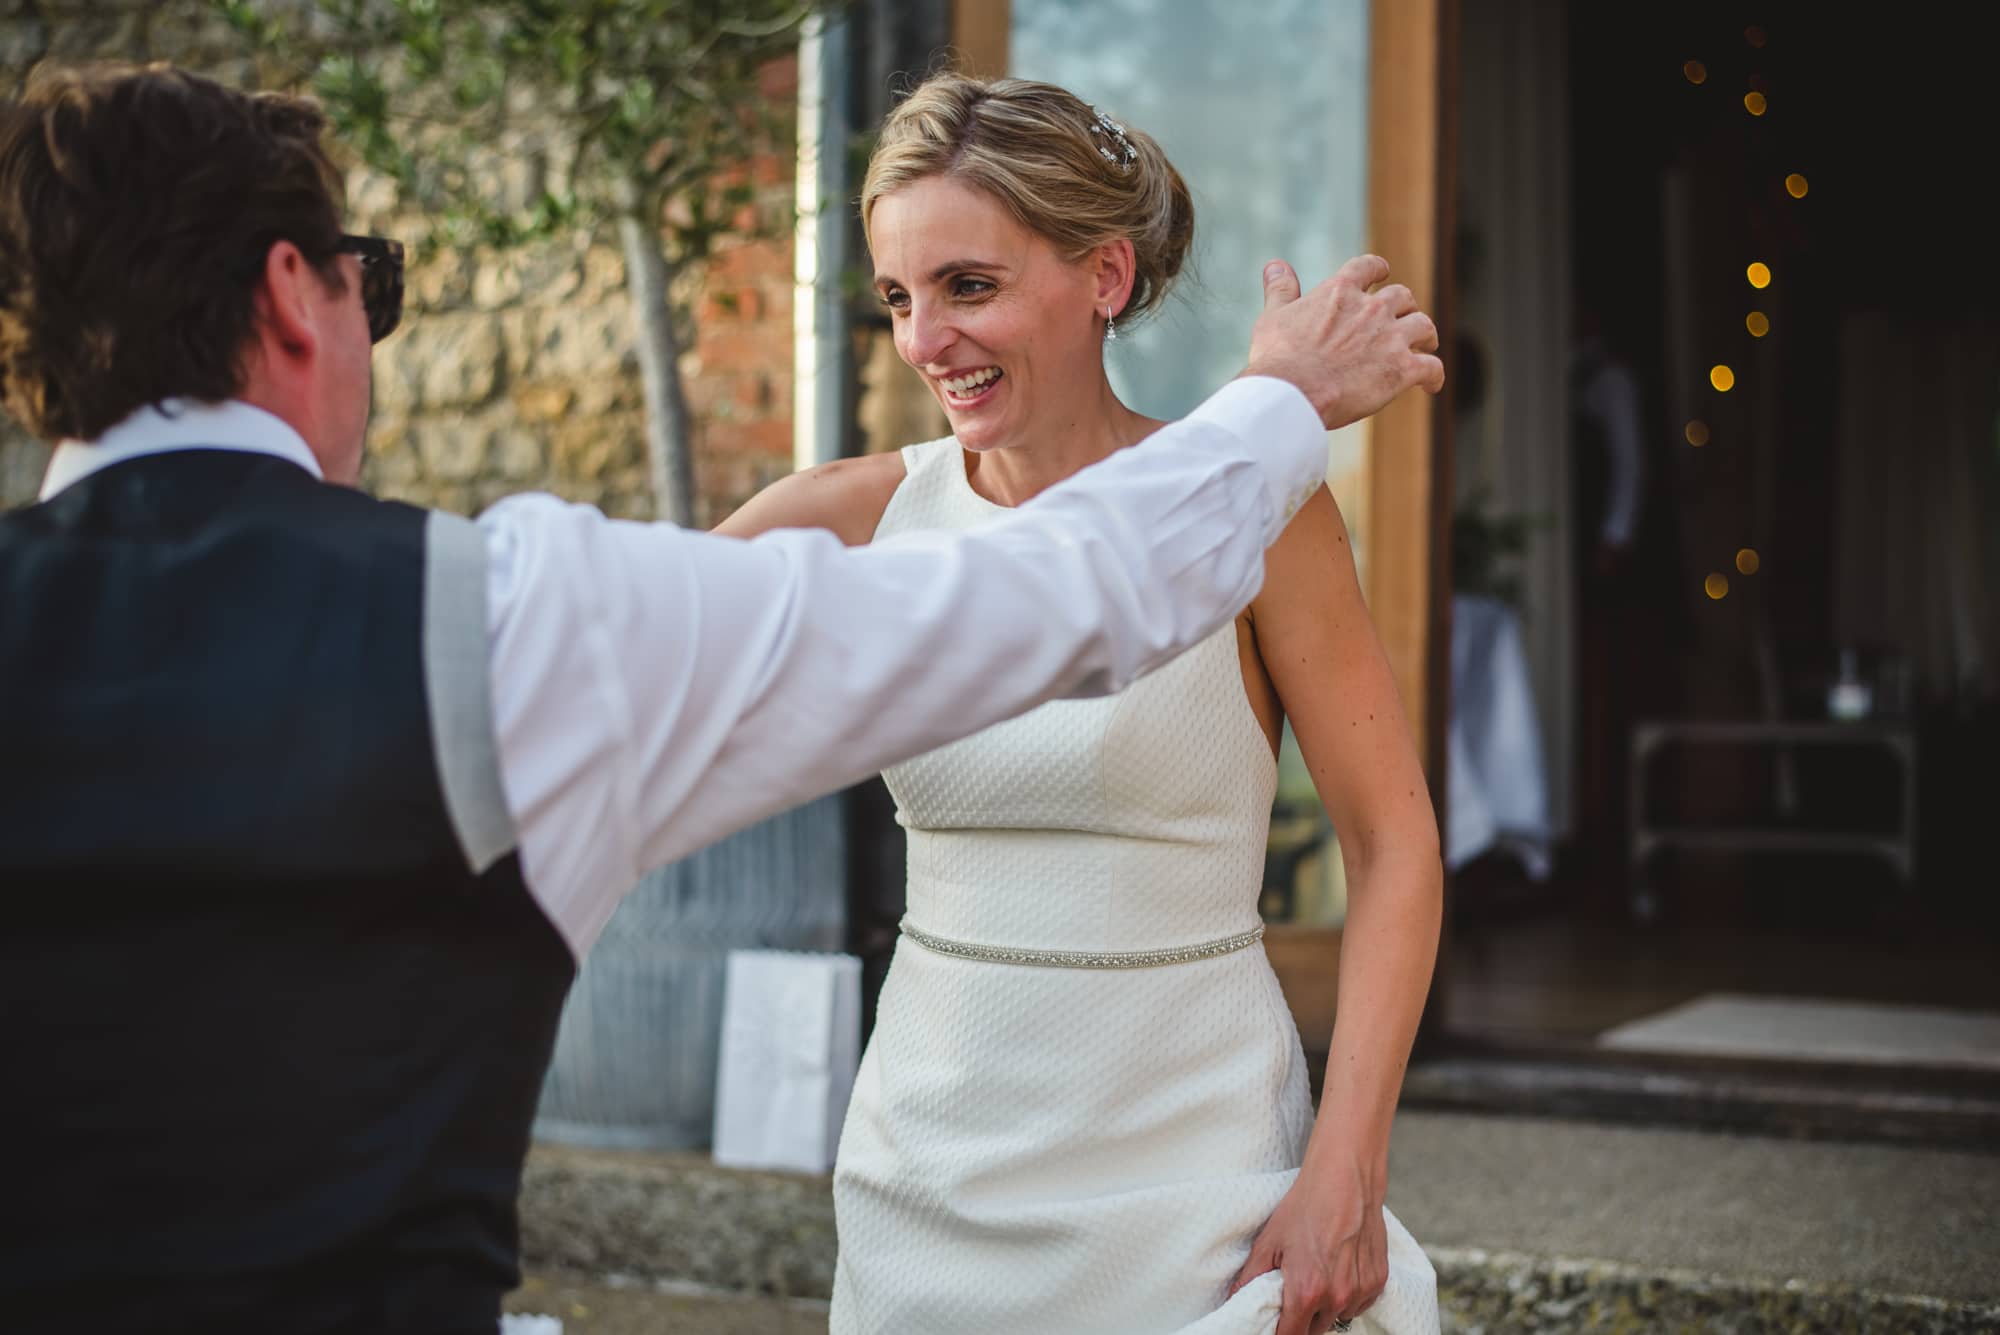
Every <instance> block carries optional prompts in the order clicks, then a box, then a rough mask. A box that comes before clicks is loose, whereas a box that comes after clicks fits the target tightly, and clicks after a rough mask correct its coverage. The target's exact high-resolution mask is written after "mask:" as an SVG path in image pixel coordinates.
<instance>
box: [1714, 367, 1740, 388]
mask: <svg viewBox="0 0 2000 1335" xmlns="http://www.w3.org/2000/svg"><path fill="white" fill-rule="evenodd" d="M1708 383H1709V384H1711V385H1714V386H1715V387H1716V388H1717V389H1719V390H1721V391H1722V392H1723V393H1724V394H1727V393H1728V392H1729V391H1730V390H1732V389H1734V388H1735V387H1736V372H1734V371H1732V370H1730V369H1729V368H1728V367H1726V366H1711V367H1710V368H1709V369H1708Z"/></svg>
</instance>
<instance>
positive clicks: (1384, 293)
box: [1375, 283, 1417, 316]
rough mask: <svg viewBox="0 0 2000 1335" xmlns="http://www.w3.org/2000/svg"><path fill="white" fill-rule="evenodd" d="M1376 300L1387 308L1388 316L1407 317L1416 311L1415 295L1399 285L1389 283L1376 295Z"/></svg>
mask: <svg viewBox="0 0 2000 1335" xmlns="http://www.w3.org/2000/svg"><path fill="white" fill-rule="evenodd" d="M1375 296H1376V299H1377V300H1379V301H1381V302H1382V303H1383V304H1384V305H1386V306H1387V307H1388V308H1389V314H1391V315H1396V316H1403V315H1408V314H1410V313H1411V312H1413V311H1415V310H1416V309H1417V294H1416V293H1414V292H1412V291H1410V289H1408V288H1407V287H1404V286H1403V285H1402V284H1401V283H1391V284H1389V286H1387V287H1385V288H1383V289H1381V290H1380V291H1378V292H1377V293H1376V294H1375Z"/></svg>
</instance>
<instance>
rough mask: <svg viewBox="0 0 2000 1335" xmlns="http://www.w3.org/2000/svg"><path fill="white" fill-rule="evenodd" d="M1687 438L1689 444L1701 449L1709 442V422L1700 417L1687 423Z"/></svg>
mask: <svg viewBox="0 0 2000 1335" xmlns="http://www.w3.org/2000/svg"><path fill="white" fill-rule="evenodd" d="M1687 439H1688V444H1690V445H1692V446H1694V447H1695V448H1696V449H1700V448H1701V447H1702V446H1704V445H1706V444H1708V423H1706V422H1704V421H1702V420H1701V419H1700V418H1698V417H1697V418H1696V419H1695V420H1694V421H1692V422H1689V423H1688V424H1687Z"/></svg>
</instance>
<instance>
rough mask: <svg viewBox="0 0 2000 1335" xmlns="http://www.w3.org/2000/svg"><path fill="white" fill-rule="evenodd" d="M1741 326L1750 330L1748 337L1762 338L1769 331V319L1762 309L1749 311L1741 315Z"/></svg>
mask: <svg viewBox="0 0 2000 1335" xmlns="http://www.w3.org/2000/svg"><path fill="white" fill-rule="evenodd" d="M1743 327H1744V328H1745V329H1748V330H1749V331H1750V337H1752V338H1762V337H1764V335H1766V334H1768V333H1770V332H1771V321H1770V319H1769V318H1768V317H1766V316H1765V314H1764V312H1762V311H1751V312H1750V313H1749V314H1748V315H1746V316H1744V317H1743Z"/></svg>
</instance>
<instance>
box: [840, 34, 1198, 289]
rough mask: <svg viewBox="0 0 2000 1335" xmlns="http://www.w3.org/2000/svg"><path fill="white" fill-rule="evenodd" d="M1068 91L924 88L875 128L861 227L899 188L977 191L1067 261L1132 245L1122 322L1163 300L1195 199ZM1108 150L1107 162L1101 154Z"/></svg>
mask: <svg viewBox="0 0 2000 1335" xmlns="http://www.w3.org/2000/svg"><path fill="white" fill-rule="evenodd" d="M1097 124H1098V117H1097V112H1096V110H1095V109H1094V108H1092V107H1091V106H1090V105H1089V104H1087V103H1085V102H1084V101H1083V100H1082V99H1081V98H1079V97H1077V96H1076V94H1074V93H1072V92H1070V91H1068V90H1067V89H1063V88H1058V87H1056V86H1055V85H1054V84H1049V83H1036V82H1034V81H1033V80H1030V79H993V80H985V79H972V78H967V77H966V76H964V75H962V74H939V75H934V76H933V77H931V78H929V79H926V80H924V82H923V83H921V84H919V85H918V86H917V88H916V90H915V91H913V92H912V93H911V94H910V95H909V96H908V97H907V98H905V99H904V100H903V101H902V102H900V103H898V104H897V106H896V108H895V110H893V111H891V112H890V113H889V116H888V119H887V120H885V121H884V122H883V123H882V134H881V138H880V139H879V140H878V141H877V143H876V146H875V152H874V155H873V156H872V157H870V158H869V160H868V176H867V179H866V180H865V181H864V182H863V183H862V187H861V225H862V227H863V228H864V229H867V228H868V227H869V226H870V225H871V222H872V220H873V217H874V213H875V205H876V204H877V203H878V202H879V201H880V200H881V198H882V197H883V196H884V195H886V194H889V193H891V192H892V191H895V190H899V189H901V188H902V187H903V186H906V185H909V184H912V183H913V182H916V181H921V180H924V179H927V178H929V177H933V176H949V177H952V178H954V179H957V180H961V181H964V182H966V183H967V184H969V185H974V186H977V187H978V188H980V189H982V190H984V191H986V193H988V194H990V195H992V196H993V197H994V198H995V199H997V200H999V201H1000V203H1001V204H1003V205H1005V206H1006V208H1007V210H1008V212H1009V213H1011V214H1013V216H1014V218H1015V219H1016V221H1018V222H1019V223H1020V224H1021V225H1022V226H1023V227H1026V228H1027V229H1028V230H1029V231H1031V232H1034V233H1035V234H1036V235H1038V236H1040V237H1042V238H1043V239H1044V240H1046V241H1048V242H1049V243H1050V244H1051V245H1053V246H1054V247H1055V248H1056V250H1057V252H1058V253H1059V254H1061V255H1062V256H1063V258H1064V259H1066V260H1069V261H1071V262H1074V261H1076V260H1079V259H1081V258H1083V256H1085V255H1087V254H1088V253H1090V251H1092V250H1094V249H1095V248H1096V247H1098V246H1101V245H1104V244H1105V243H1106V242H1110V241H1116V240H1118V239H1119V238H1121V237H1123V238H1125V239H1127V240H1129V241H1131V243H1132V252H1133V276H1132V294H1131V296H1130V297H1129V298H1128V299H1127V300H1126V303H1125V306H1124V309H1122V310H1119V311H1116V312H1114V314H1115V315H1116V316H1117V317H1118V318H1119V319H1121V320H1124V319H1134V320H1136V319H1138V318H1139V317H1141V316H1143V315H1146V314H1148V313H1150V312H1152V311H1154V310H1156V309H1158V307H1159V305H1160V303H1161V302H1163V301H1164V300H1166V296H1167V292H1168V290H1169V289H1170V288H1171V287H1172V286H1173V283H1174V279H1175V278H1177V277H1178V276H1179V275H1180V271H1181V265H1182V263H1183V262H1184V261H1185V260H1186V259H1187V253H1188V247H1189V245H1190V243H1192V241H1193V240H1194V200H1193V198H1192V197H1191V196H1190V195H1189V194H1188V188H1187V182H1185V181H1183V180H1182V179H1181V174H1180V173H1179V172H1177V171H1175V170H1174V165H1173V163H1171V162H1169V161H1167V155H1166V153H1165V152H1163V151H1162V150H1161V148H1160V145H1159V143H1158V142H1157V141H1156V140H1154V139H1153V137H1152V136H1151V135H1149V134H1146V133H1145V132H1144V131H1141V130H1135V129H1132V128H1131V127H1129V126H1126V127H1122V130H1123V138H1124V140H1125V141H1127V142H1129V143H1130V145H1131V148H1132V150H1133V155H1132V161H1131V164H1130V166H1121V165H1120V163H1119V162H1118V161H1116V160H1115V159H1117V158H1121V157H1123V156H1124V155H1125V145H1124V143H1121V142H1119V139H1118V137H1116V136H1114V135H1113V134H1112V133H1111V132H1110V131H1109V130H1107V129H1101V128H1100V129H1097V130H1096V131H1095V132H1094V133H1093V126H1096V125H1097ZM1100 148H1104V149H1107V150H1109V152H1110V154H1111V158H1110V159H1107V157H1106V156H1105V155H1104V154H1103V153H1100V152H1099V149H1100Z"/></svg>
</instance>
